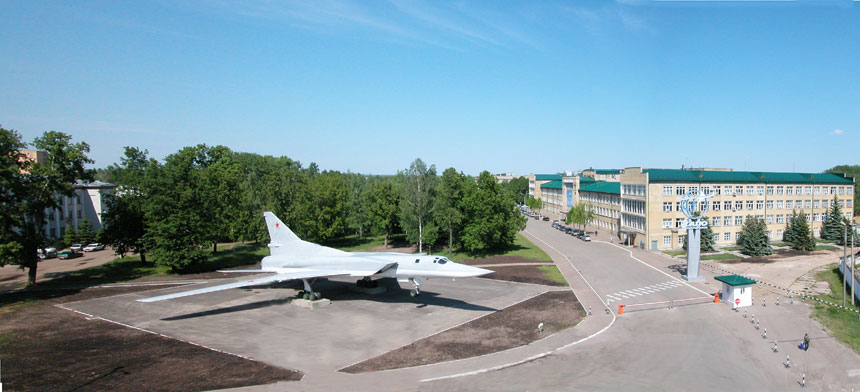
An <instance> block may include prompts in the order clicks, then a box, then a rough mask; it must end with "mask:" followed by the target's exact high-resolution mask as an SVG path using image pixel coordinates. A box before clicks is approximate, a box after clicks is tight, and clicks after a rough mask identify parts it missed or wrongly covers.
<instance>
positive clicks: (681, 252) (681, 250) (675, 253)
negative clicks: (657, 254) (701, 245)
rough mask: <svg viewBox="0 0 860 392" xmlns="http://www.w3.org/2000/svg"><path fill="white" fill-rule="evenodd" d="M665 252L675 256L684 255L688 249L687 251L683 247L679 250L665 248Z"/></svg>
mask: <svg viewBox="0 0 860 392" xmlns="http://www.w3.org/2000/svg"><path fill="white" fill-rule="evenodd" d="M663 253H665V254H667V255H669V256H672V257H674V256H683V255H685V254H687V251H686V250H683V249H679V250H664V251H663Z"/></svg>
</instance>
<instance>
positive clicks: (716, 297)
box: [618, 292, 720, 316]
mask: <svg viewBox="0 0 860 392" xmlns="http://www.w3.org/2000/svg"><path fill="white" fill-rule="evenodd" d="M705 298H707V299H710V298H711V296H710V294H709V295H708V296H706V297H693V298H682V299H670V300H668V301H657V302H645V303H641V304H628V305H624V304H618V315H619V316H620V315H622V314H624V307H625V306H628V307H629V306H647V305H658V304H669V309H673V308H674V307H675V303H676V302H687V301H696V300H702V299H705ZM714 303H715V304H716V303H720V293H719V292H717V293H714Z"/></svg>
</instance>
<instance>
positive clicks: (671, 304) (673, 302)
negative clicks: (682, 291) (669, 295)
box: [669, 299, 675, 310]
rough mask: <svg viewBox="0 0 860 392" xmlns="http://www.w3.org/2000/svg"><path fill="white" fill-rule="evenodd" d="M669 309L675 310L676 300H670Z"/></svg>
mask: <svg viewBox="0 0 860 392" xmlns="http://www.w3.org/2000/svg"><path fill="white" fill-rule="evenodd" d="M669 309H670V310H671V309H675V300H674V299H670V300H669Z"/></svg>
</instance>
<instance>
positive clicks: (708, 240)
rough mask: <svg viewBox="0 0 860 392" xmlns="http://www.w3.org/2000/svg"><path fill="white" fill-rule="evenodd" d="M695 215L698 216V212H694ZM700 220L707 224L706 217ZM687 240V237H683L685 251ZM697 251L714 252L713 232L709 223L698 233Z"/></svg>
mask: <svg viewBox="0 0 860 392" xmlns="http://www.w3.org/2000/svg"><path fill="white" fill-rule="evenodd" d="M695 214H696V215H697V216H698V215H699V212H698V211H696V212H695ZM702 219H704V220H705V222H708V217H707V216H706V217H704V218H702ZM688 240H689V236H684V246H683V248H684V249H687V241H688ZM699 249H700V250H701V251H702V252H710V251H713V250H714V230H713V229H712V228H711V224H710V222H708V225H707V226H705V227H704V228H703V229H702V231H701V232H700V233H699Z"/></svg>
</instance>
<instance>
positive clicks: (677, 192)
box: [675, 185, 687, 196]
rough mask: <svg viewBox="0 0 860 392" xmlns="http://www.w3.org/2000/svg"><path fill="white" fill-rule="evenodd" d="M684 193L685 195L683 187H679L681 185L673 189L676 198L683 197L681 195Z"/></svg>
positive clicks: (685, 191)
mask: <svg viewBox="0 0 860 392" xmlns="http://www.w3.org/2000/svg"><path fill="white" fill-rule="evenodd" d="M684 193H687V190H686V188H684V187H683V186H681V185H678V186H676V187H675V194H676V195H678V196H683V195H684Z"/></svg>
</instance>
